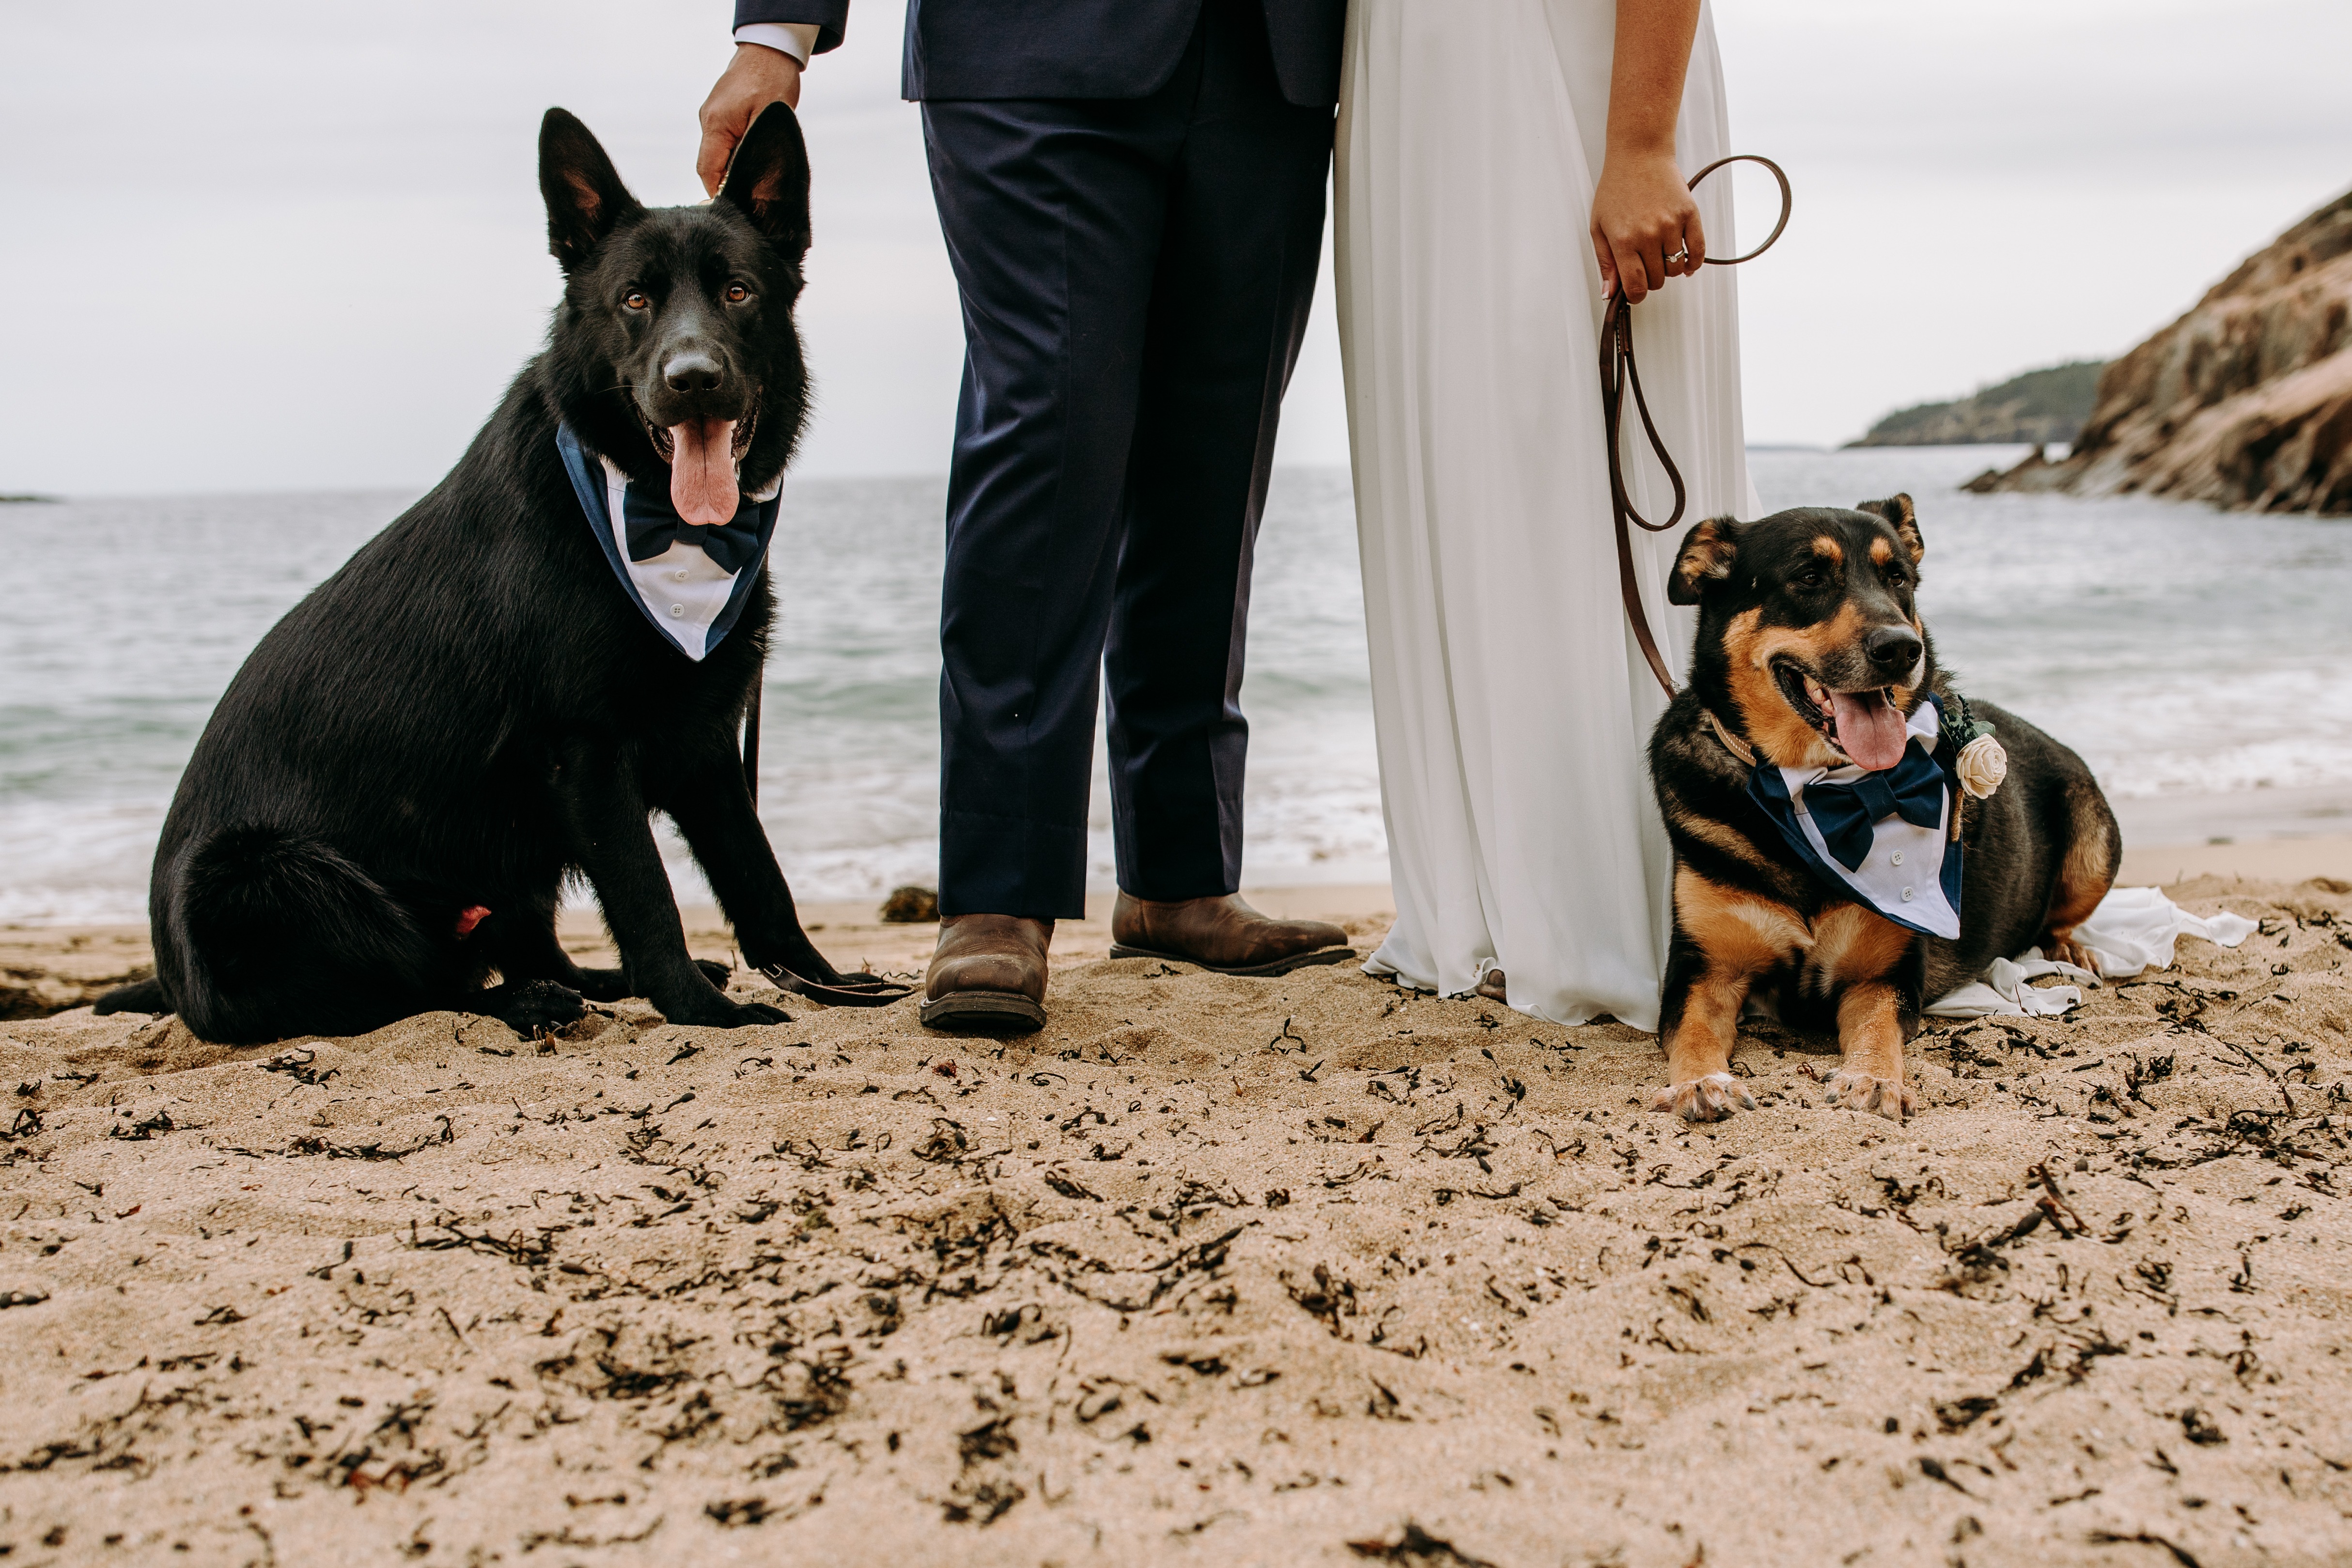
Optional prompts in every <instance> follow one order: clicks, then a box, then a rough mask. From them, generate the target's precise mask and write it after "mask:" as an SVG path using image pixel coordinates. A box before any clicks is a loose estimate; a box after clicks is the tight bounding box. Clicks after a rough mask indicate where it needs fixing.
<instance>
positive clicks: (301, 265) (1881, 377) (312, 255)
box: [0, 0, 2352, 495]
mask: <svg viewBox="0 0 2352 1568" xmlns="http://www.w3.org/2000/svg"><path fill="white" fill-rule="evenodd" d="M1456 3H1458V4H1462V5H1477V4H1481V3H1484V0H1456ZM729 15H730V7H729V5H728V4H727V0H696V3H694V4H690V5H689V4H678V3H675V0H673V3H670V4H646V3H644V0H639V3H637V4H634V5H629V4H618V3H614V0H562V3H561V4H557V3H555V0H404V3H403V4H401V5H383V6H362V5H327V4H320V3H319V0H303V3H300V4H296V3H294V0H215V3H214V4H211V5H205V6H190V5H156V4H144V5H142V4H117V5H105V6H98V5H58V4H55V3H53V0H41V3H35V0H0V214H5V216H0V298H5V301H6V303H7V309H6V312H5V321H6V323H7V325H6V327H5V333H4V334H0V342H5V382H0V491H6V490H22V489H34V490H47V491H61V492H66V493H75V494H85V495H87V494H97V493H105V492H128V493H160V492H171V491H184V490H222V489H289V488H318V487H344V486H372V485H416V486H422V485H425V484H429V483H430V482H432V481H433V480H434V479H436V477H438V476H440V475H441V474H442V473H443V472H444V471H445V470H446V468H447V467H448V466H449V465H450V464H451V462H453V461H454V460H455V458H456V457H457V454H458V453H459V451H460V450H461V449H462V448H463V446H464V445H465V444H466V442H467V440H468V439H469V438H470V437H471V435H472V434H473V432H474V431H475V429H476V428H477V427H478V425H479V424H480V423H481V421H482V420H483V418H484V417H485V416H486V415H487V414H488V412H489V410H490V408H491V406H492V404H493V402H494V401H495V399H496V397H497V395H498V392H499V388H500V387H501V386H502V385H503V384H504V383H505V382H506V381H507V380H508V379H509V377H510V376H511V375H512V374H513V373H514V371H515V369H516V367H517V366H518V365H519V364H520V363H521V361H523V360H524V359H525V358H526V357H527V356H528V355H529V354H530V352H531V351H532V350H533V349H534V348H535V347H536V346H537V345H538V343H539V341H540V340H541V336H542V334H543V332H544V330H545V326H546V317H547V310H548V308H549V306H550V305H551V303H552V302H553V300H554V298H555V295H556V291H557V278H556V272H555V267H554V264H553V263H552V262H551V261H550V260H549V259H548V257H547V255H546V247H545V243H544V231H543V228H542V226H541V225H542V219H541V211H540V205H539V196H538V190H537V185H536V181H535V174H534V171H533V152H534V137H535V134H536V130H537V125H538V120H539V117H540V114H541V111H542V110H545V109H546V107H547V106H548V105H550V104H554V103H560V104H562V105H563V106H564V107H565V108H567V109H570V110H572V111H573V112H575V113H577V114H579V115H580V116H581V117H582V118H583V119H584V120H586V121H587V122H588V123H589V125H590V126H591V127H593V129H594V130H595V131H596V132H597V134H598V135H599V136H600V137H601V138H602V139H603V140H604V144H605V146H606V147H607V148H608V149H609V150H610V151H611V152H612V153H613V156H614V160H615V162H618V164H619V165H620V168H621V172H622V173H623V175H624V176H625V178H626V179H627V180H628V182H629V183H630V184H631V186H632V187H633V188H634V189H635V191H636V193H637V194H638V195H639V196H640V197H642V198H643V199H645V200H646V201H648V202H652V203H664V202H683V201H690V200H693V199H696V198H697V197H698V196H699V194H700V191H699V188H698V185H697V184H696V183H695V180H694V176H693V171H692V162H693V152H694V142H695V131H694V110H695V109H696V106H697V105H698V104H699V103H700V101H701V99H702V95H703V93H704V92H705V91H706V90H707V89H709V84H710V81H711V79H712V78H713V77H714V76H715V75H716V74H717V72H718V70H719V67H720V66H721V65H722V64H723V63H724V61H725V57H726V55H727V53H728V47H729V46H728V43H727V38H726V31H727V23H728V18H729ZM899 19H900V6H899V5H898V3H897V0H858V7H857V10H856V13H855V18H854V22H853V26H852V28H851V32H850V37H849V42H848V44H847V45H846V47H844V48H842V49H841V50H838V51H836V52H835V53H833V54H830V55H827V56H824V57H822V58H820V59H819V60H818V61H817V63H816V66H815V68H814V69H813V70H812V72H811V73H810V79H809V85H808V91H807V95H806V97H805V98H804V99H803V116H804V120H805V123H806V126H807V129H808V135H809V141H810V147H811V152H812V156H813V159H814V165H815V197H814V199H815V206H816V246H815V249H814V252H813V253H812V255H811V257H810V262H809V279H810V283H809V289H808V293H807V294H806V296H805V297H804V300H803V307H802V312H803V314H802V321H803V329H804V330H805V332H806V334H807V337H808V340H809V345H810V357H811V361H812V363H813V364H814V368H815V371H816V374H817V376H818V378H819V382H820V395H819V402H818V413H817V417H816V420H815V423H814V425H813V427H812V429H811V433H810V437H809V441H808V443H807V445H806V447H805V459H804V462H803V470H802V471H803V472H804V473H808V474H824V475H861V474H907V473H935V472H938V471H940V470H941V469H942V468H943V467H944V466H945V457H946V451H947V442H948V434H949V427H950V420H951V418H952V415H953V409H954V400H955V385H956V373H957V367H958V363H959V360H960V356H961V346H960V341H959V333H958V329H957V319H956V309H955V294H954V287H953V285H952V282H951V280H950V277H949V274H948V268H947V264H946V259H945V256H944V255H943V253H942V251H941V248H940V239H939V230H938V226H937V224H936V222H935V220H934V218H933V216H932V213H931V207H930V196H929V188H928V185H927V184H926V182H925V179H924V174H923V162H922V150H921V143H920V134H919V126H918V122H917V118H916V111H915V110H914V109H913V108H912V107H911V106H909V105H907V104H903V103H901V102H899V101H898V26H899ZM1717 26H1718V29H1719V31H1720V33H1721V36H1722V38H1723V43H1724V53H1725V57H1726V59H1727V63H1728V69H1729V73H1730V94H1731V110H1732V125H1733V130H1734V133H1735V138H1736V141H1737V142H1738V145H1739V146H1740V147H1741V148H1743V149H1745V150H1750V151H1755V152H1767V153H1769V154H1771V155H1773V156H1775V157H1777V158H1779V159H1780V161H1781V162H1784V163H1785V164H1786V165H1787V166H1788V168H1789V170H1790V173H1791V175H1792V176H1793V178H1794V179H1795V181H1796V183H1797V191H1798V206H1797V216H1796V220H1795V222H1794V223H1793V224H1792V225H1791V226H1790V231H1789V235H1788V237H1787V238H1786V239H1785V240H1783V241H1782V242H1781V245H1780V247H1779V248H1778V249H1777V250H1775V251H1774V252H1773V253H1772V254H1771V255H1770V256H1768V257H1767V258H1765V259H1764V260H1762V261H1759V262H1758V263H1757V264H1756V265H1755V266H1753V267H1748V268H1745V269H1743V272H1742V276H1741V280H1740V286H1741V288H1742V291H1743V310H1744V315H1745V323H1746V341H1745V349H1746V366H1747V370H1746V376H1747V389H1746V390H1747V398H1748V433H1749V435H1750V437H1751V439H1753V440H1756V441H1758V442H1800V443H1813V444H1832V443H1835V442H1838V441H1841V440H1844V439H1846V438H1848V437H1850V436H1852V435H1854V434H1859V433H1860V431H1861V430H1862V429H1863V428H1864V426H1865V425H1867V424H1868V423H1869V422H1870V421H1871V420H1872V419H1873V418H1874V417H1875V416H1877V415H1878V414H1879V413H1884V412H1885V411H1886V410H1887V409H1889V408H1891V407H1894V406H1895V405H1897V404H1901V403H1905V402H1917V401H1921V400H1924V399H1927V398H1931V397H1937V396H1943V395H1948V394H1953V393H1958V392H1967V391H1969V389H1971V388H1972V387H1973V386H1975V385H1977V384H1979V383H1980V382H1985V381H1988V380H1993V379H1998V378H2000V377H2002V376H2005V375H2007V374H2009V373H2011V372H2012V371H2018V370H2022V369H2026V368H2029V367H2032V366H2035V365H2041V364H2046V363H2050V362H2052V361H2056V360H2060V359H2063V358H2068V357H2072V356H2079V355H2098V356H2105V355H2109V354H2113V353H2116V352H2118V351H2120V350H2124V349H2126V348H2128V347H2129V346H2130V345H2131V344H2132V343H2134V342H2136V341H2137V340H2139V339H2140V338H2141V337H2142V336H2144V335H2145V334H2146V333H2147V332H2148V331H2149V330H2150V329H2153V328H2155V327H2157V326H2158V325H2161V324H2162V323H2163V322H2165V321H2167V320H2169V319H2171V318H2172V317H2173V316H2175V315H2177V314H2178V313H2179V311H2180V310H2181V309H2183V308H2185V307H2187V306H2188V305H2189V303H2190V302H2191V301H2193V300H2194V298H2196V296H2197V295H2198V294H2199V293H2200V291H2202V290H2203V289H2204V288H2205V287H2207V286H2208V285H2209V284H2210V283H2211V282H2212V281H2213V280H2215V279H2216V278H2217V277H2220V276H2221V274H2222V273H2223V272H2225V271H2226V270H2228V268H2229V267H2231V265H2232V264H2233V263H2235V262H2236V260H2237V259H2238V258H2239V257H2240V256H2242V255H2244V254H2245V253H2246V252H2247V251H2249V250H2252V249H2253V248H2254V247H2256V246H2260V245H2262V244H2263V243H2264V242H2265V241H2267V240H2268V239H2269V238H2270V237H2271V236H2272V235H2273V234H2275V233H2276V232H2277V231H2278V230H2279V229H2281V228H2283V227H2284V226H2285V225H2288V224H2290V223H2292V222H2294V220H2295V219H2296V218H2299V217H2301V216H2302V215H2303V214H2305V212H2307V211H2309V210H2310V209H2311V208H2313V207H2315V206H2316V205H2318V204H2320V203H2321V202H2323V201H2325V200H2326V199H2327V198H2329V197H2331V196H2333V195H2336V194H2337V193H2340V192H2341V191H2343V190H2344V189H2345V188H2346V187H2347V185H2352V92H2347V90H2346V89H2345V87H2344V83H2343V78H2342V72H2343V67H2344V62H2345V60H2346V59H2347V57H2352V5H2346V4H2344V0H1900V3H1896V0H1723V3H1721V4H1720V5H1718V7H1717ZM1759 182H1760V183H1762V188H1760V189H1759V188H1757V187H1751V186H1749V185H1748V184H1747V183H1745V182H1744V180H1743V183H1742V185H1741V192H1742V201H1743V211H1744V212H1745V214H1747V216H1748V221H1749V223H1750V225H1758V224H1761V223H1762V222H1764V221H1766V212H1765V202H1764V195H1765V192H1766V191H1767V190H1769V182H1762V177H1761V176H1759ZM1338 371H1339V353H1338V347H1337V343H1336V340H1335V338H1334V334H1333V327H1332V321H1331V313H1330V299H1329V290H1328V277H1327V278H1326V283H1325V287H1324V288H1323V290H1322V292H1321V294H1320V296H1319V298H1318V322H1317V325H1316V328H1315V331H1314V334H1313V336H1312V338H1311V340H1310V342H1309V345H1308V348H1307V355H1306V359H1305V361H1304V362H1303V363H1302V365H1301V367H1300V370H1299V374H1298V377H1297V381H1296V382H1294V384H1293V388H1292V391H1291V394H1290V400H1289V404H1288V407H1287V411H1286V414H1285V421H1284V444H1283V452H1282V458H1283V460H1284V461H1286V462H1292V463H1339V462H1343V461H1344V460H1345V457H1346V449H1347V430H1346V420H1345V414H1344V411H1343V409H1342V407H1341V403H1340V396H1339V374H1338ZM1569 373H1572V374H1583V373H1587V372H1586V368H1585V367H1583V366H1576V367H1571V368H1570V372H1569Z"/></svg>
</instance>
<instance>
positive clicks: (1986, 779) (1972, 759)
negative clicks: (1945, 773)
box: [1959, 733, 2009, 800]
mask: <svg viewBox="0 0 2352 1568" xmlns="http://www.w3.org/2000/svg"><path fill="white" fill-rule="evenodd" d="M1959 772H1960V788H1961V789H1965V790H1967V791H1968V792H1969V794H1971V795H1973V796H1975V797H1976V798H1977V799H1978V800H1984V799H1986V798H1987V797H1989V796H1990V795H1991V794H1992V792H1993V791H1994V790H1996V789H2000V781H2001V780H2002V779H2006V778H2008V777H2009V753H2008V752H2006V751H2004V750H2002V749H2001V744H2000V741H1998V740H1995V739H1994V738H1993V737H1992V736H1991V735H1990V733H1987V734H1983V735H1979V736H1978V737H1976V738H1975V739H1974V740H1971V741H1969V743H1968V744H1967V745H1966V746H1964V747H1960V759H1959Z"/></svg>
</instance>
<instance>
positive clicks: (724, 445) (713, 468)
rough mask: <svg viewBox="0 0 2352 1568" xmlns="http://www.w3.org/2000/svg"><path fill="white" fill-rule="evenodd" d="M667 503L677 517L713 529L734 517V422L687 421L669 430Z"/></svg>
mask: <svg viewBox="0 0 2352 1568" xmlns="http://www.w3.org/2000/svg"><path fill="white" fill-rule="evenodd" d="M669 439H670V445H671V452H670V460H669V504H670V505H671V506H673V507H677V515H678V517H681V518H682V519H684V520H685V521H687V522H689V523H694V524H698V525H699V526H700V527H703V528H713V527H717V526H718V525H719V524H722V523H728V522H731V521H733V520H734V517H735V422H734V421H733V420H731V419H690V420H688V421H687V422H686V423H684V424H673V425H671V426H670V427H669Z"/></svg>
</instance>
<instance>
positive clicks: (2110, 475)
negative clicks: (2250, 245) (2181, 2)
mask: <svg viewBox="0 0 2352 1568" xmlns="http://www.w3.org/2000/svg"><path fill="white" fill-rule="evenodd" d="M1985 487H1986V488H1988V489H2002V490H2063V491H2068V492H2071V493H2074V494H2076V495H2084V496H2104V495H2115V494H2118V493H2123V492H2131V491H2137V492H2142V493H2145V494H2148V495H2156V496H2169V497H2178V498H2179V499H2182V500H2196V501H2210V502H2213V503H2215V504H2217V505H2220V506H2222V507H2232V508H2242V509H2252V510H2256V511H2274V512H2331V513H2352V192H2347V193H2346V194H2344V195H2342V196H2339V197H2337V198H2336V200H2335V201H2333V202H2330V203H2328V204H2327V205H2326V206H2324V207H2322V208H2320V209H2319V210H2318V211H2317V212H2315V213H2314V214H2311V215H2310V216H2309V217H2307V218H2305V219H2304V220H2303V221H2302V222H2301V223H2299V224H2297V225H2294V227H2293V228H2291V229H2289V230H2287V231H2286V233H2284V234H2283V235H2280V236H2279V237H2278V239H2277V240H2276V241H2275V242H2273V244H2272V245H2271V246H2269V247H2268V248H2266V249H2263V250H2261V251H2258V252H2256V253H2255V254H2254V255H2253V256H2249V257H2248V258H2247V259H2246V260H2245V261H2244V262H2242V263H2241V264H2240V265H2239V267H2238V269H2237V270H2236V271H2235V272H2232V273H2231V274H2230V276H2229V277H2225V278H2223V279H2222V280H2221V282H2220V283H2217V284H2215V285H2214V286H2213V287H2212V288H2211V289H2210V290H2209V291H2208V292H2207V293H2206V295H2205V298H2202V299H2200V300H2199V301H2198V302H2197V305H2196V308H2193V309H2191V310H2190V311H2189V313H2188V314H2187V315H2185V316H2183V317H2181V318H2180V319H2179V320H2178V321H2175V322H2174V323H2172V325H2171V326H2169V327H2167V328H2165V329H2163V330H2162V331H2160V332H2158V333H2157V334H2156V336H2154V337H2152V338H2150V339H2149V340H2147V342H2145V343H2142V344H2141V345H2140V346H2139V347H2138V348H2137V349H2134V350H2132V351H2131V352H2130V353H2128V354H2126V355H2125V356H2124V357H2123V358H2122V359H2120V360H2117V361H2115V362H2114V363H2113V364H2111V365H2109V366H2108V367H2107V369H2106V371H2105V374H2103V375H2102V376H2100V378H2099V395H2098V402H2097V404H2096V406H2095V407H2094V408H2093V409H2092V411H2091V417H2090V419H2089V421H2088V422H2087V423H2085V424H2084V426H2083V429H2082V432H2081V434H2078V435H2077V436H2076V437H2075V440H2074V450H2073V452H2072V453H2071V454H2070V455H2068V456H2067V457H2066V458H2065V459H2064V460H2063V462H2058V463H2047V462H2044V461H2042V457H2041V455H2040V454H2039V453H2038V452H2037V453H2034V454H2032V455H2029V456H2028V457H2027V458H2026V460H2025V461H2024V462H2023V463H2021V464H2020V465H2018V466H2017V467H2016V468H2014V469H2011V471H2010V472H2009V473H2007V474H2003V475H2001V476H1999V477H1998V478H1996V479H1993V480H1991V481H1990V483H1989V484H1987V485H1986V486H1985Z"/></svg>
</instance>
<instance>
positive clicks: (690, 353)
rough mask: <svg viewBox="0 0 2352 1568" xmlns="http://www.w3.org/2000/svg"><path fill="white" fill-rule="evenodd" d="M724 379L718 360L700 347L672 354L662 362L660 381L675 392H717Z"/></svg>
mask: <svg viewBox="0 0 2352 1568" xmlns="http://www.w3.org/2000/svg"><path fill="white" fill-rule="evenodd" d="M726 379H727V378H726V375H725V373H724V372H723V371H720V370H719V361H717V360H714V359H712V358H711V357H710V356H709V354H707V353H705V352H703V351H702V350H700V349H689V350H687V351H686V352H684V353H682V354H672V355H671V356H670V357H669V358H668V359H667V361H664V362H663V364H662V381H663V382H665V383H667V385H668V387H669V390H670V391H672V392H717V391H718V390H719V383H720V382H723V381H725V380H726Z"/></svg>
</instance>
